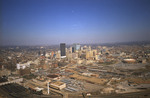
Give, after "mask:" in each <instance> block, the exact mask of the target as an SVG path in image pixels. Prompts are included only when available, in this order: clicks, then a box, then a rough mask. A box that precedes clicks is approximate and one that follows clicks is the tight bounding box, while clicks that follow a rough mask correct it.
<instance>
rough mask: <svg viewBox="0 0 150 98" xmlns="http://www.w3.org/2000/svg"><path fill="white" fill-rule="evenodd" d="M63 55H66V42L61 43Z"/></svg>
mask: <svg viewBox="0 0 150 98" xmlns="http://www.w3.org/2000/svg"><path fill="white" fill-rule="evenodd" d="M60 51H61V56H66V44H65V43H60Z"/></svg>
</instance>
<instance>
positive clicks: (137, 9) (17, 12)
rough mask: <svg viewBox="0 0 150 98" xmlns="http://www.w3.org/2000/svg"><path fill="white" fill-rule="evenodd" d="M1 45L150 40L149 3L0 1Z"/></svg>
mask: <svg viewBox="0 0 150 98" xmlns="http://www.w3.org/2000/svg"><path fill="white" fill-rule="evenodd" d="M0 3H1V5H0V6H1V8H0V15H1V16H0V36H1V37H0V41H1V44H3V45H41V44H43V45H51V44H59V43H61V42H65V43H67V44H71V43H76V42H77V43H107V42H127V41H145V40H150V0H1V1H0Z"/></svg>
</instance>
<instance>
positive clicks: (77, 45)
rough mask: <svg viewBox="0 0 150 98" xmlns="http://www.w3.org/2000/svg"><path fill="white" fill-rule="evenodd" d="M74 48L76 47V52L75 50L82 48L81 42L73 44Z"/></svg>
mask: <svg viewBox="0 0 150 98" xmlns="http://www.w3.org/2000/svg"><path fill="white" fill-rule="evenodd" d="M73 48H74V52H75V51H77V50H80V48H81V45H80V44H79V43H75V44H73Z"/></svg>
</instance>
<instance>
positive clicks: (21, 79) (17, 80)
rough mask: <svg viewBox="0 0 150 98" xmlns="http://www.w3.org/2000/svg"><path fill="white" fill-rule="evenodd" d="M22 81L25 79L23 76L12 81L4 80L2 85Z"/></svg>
mask: <svg viewBox="0 0 150 98" xmlns="http://www.w3.org/2000/svg"><path fill="white" fill-rule="evenodd" d="M22 81H23V78H19V79H15V80H12V81H7V82H2V83H0V86H2V85H6V84H10V83H19V82H22Z"/></svg>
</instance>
